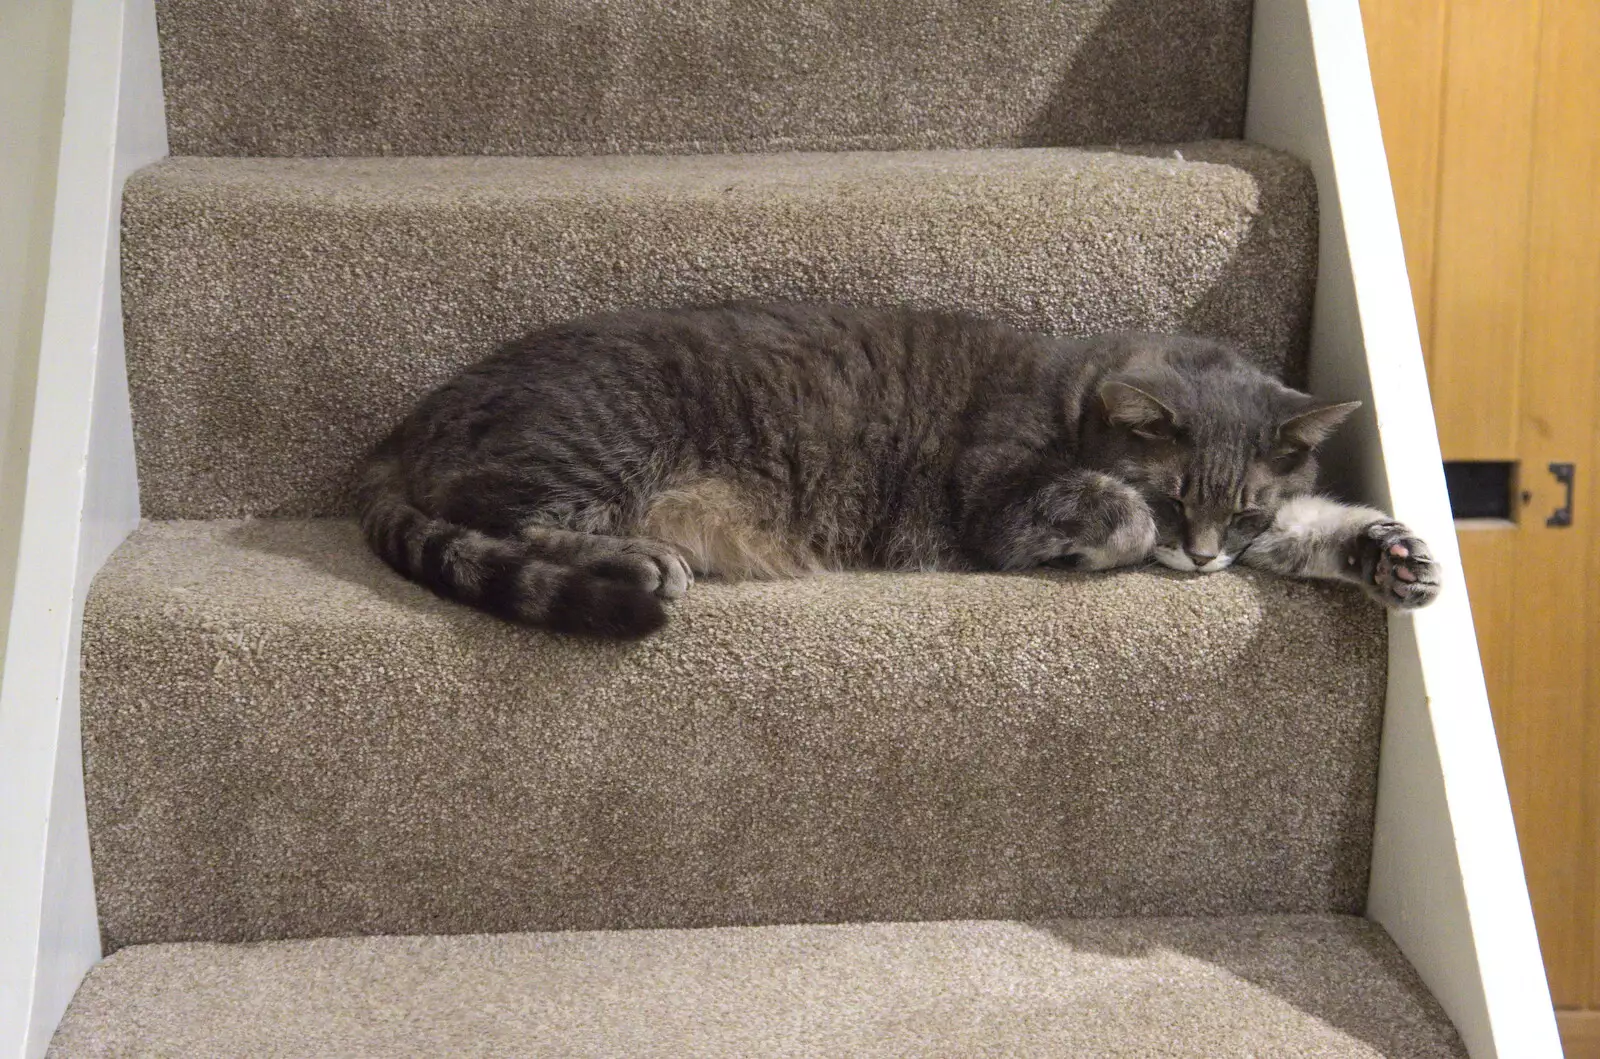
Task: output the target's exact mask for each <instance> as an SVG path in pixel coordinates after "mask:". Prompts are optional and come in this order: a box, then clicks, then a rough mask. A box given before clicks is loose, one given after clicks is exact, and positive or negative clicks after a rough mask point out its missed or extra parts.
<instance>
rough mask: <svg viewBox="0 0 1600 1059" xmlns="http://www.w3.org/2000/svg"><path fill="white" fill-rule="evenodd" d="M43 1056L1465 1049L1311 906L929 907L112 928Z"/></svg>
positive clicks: (1394, 962) (1356, 926)
mask: <svg viewBox="0 0 1600 1059" xmlns="http://www.w3.org/2000/svg"><path fill="white" fill-rule="evenodd" d="M48 1054H49V1056H50V1057H51V1059H89V1057H94V1056H112V1055H115V1056H129V1057H131V1056H144V1055H150V1056H155V1055H207V1056H216V1057H219V1059H222V1057H227V1056H254V1055H265V1054H273V1055H333V1054H339V1055H364V1056H374V1057H378V1056H382V1057H386V1059H387V1057H400V1056H437V1055H453V1056H479V1055H482V1056H489V1055H493V1056H513V1055H540V1056H557V1055H559V1056H578V1055H584V1056H641V1057H643V1056H668V1055H670V1056H681V1057H691V1056H699V1057H707V1059H711V1057H724V1056H726V1057H732V1056H740V1057H744V1056H755V1055H760V1056H765V1057H771V1059H783V1057H787V1056H797V1057H798V1056H818V1055H850V1056H861V1057H870V1056H897V1057H909V1056H955V1055H960V1056H979V1055H996V1056H998V1055H1030V1056H1087V1055H1093V1056H1105V1057H1114V1056H1149V1055H1162V1056H1170V1057H1174V1059H1180V1057H1195V1059H1201V1057H1204V1059H1228V1057H1234V1056H1259V1055H1271V1056H1284V1057H1293V1056H1305V1057H1310V1056H1317V1057H1341V1059H1343V1057H1350V1059H1355V1057H1363V1059H1369V1057H1378V1056H1385V1057H1394V1059H1401V1057H1404V1059H1435V1057H1437V1059H1444V1057H1451V1059H1454V1057H1461V1056H1465V1054H1466V1052H1465V1049H1464V1048H1463V1047H1462V1045H1461V1043H1460V1040H1459V1038H1458V1036H1457V1035H1456V1033H1455V1031H1454V1029H1453V1028H1452V1027H1451V1025H1450V1022H1449V1020H1448V1019H1447V1018H1446V1016H1445V1014H1444V1012H1443V1011H1442V1010H1441V1009H1440V1007H1439V1005H1438V1003H1437V1002H1436V1001H1435V1000H1434V999H1433V998H1432V997H1431V996H1430V995H1429V994H1428V992H1427V990H1426V988H1425V987H1424V986H1423V985H1422V983H1421V981H1420V980H1419V979H1418V978H1417V976H1416V973H1415V972H1414V971H1413V970H1412V968H1411V967H1410V966H1409V965H1408V964H1407V963H1406V961H1405V958H1404V957H1403V956H1402V955H1401V954H1400V952H1399V951H1398V950H1397V949H1396V948H1395V946H1394V944H1393V942H1392V941H1390V940H1389V938H1388V936H1387V935H1386V934H1385V933H1384V932H1383V930H1382V929H1381V928H1380V927H1378V926H1376V925H1375V924H1373V923H1370V922H1368V921H1366V920H1363V919H1356V918H1345V917H1333V916H1286V917H1247V918H1235V919H1190V920H1183V919H1176V920H1174V919H1165V920H1162V919H1133V920H1098V921H1096V920H1089V921H1072V920H1064V921H1046V922H1033V923H1022V922H993V921H990V922H973V921H968V922H941V923H919V924H856V925H847V926H809V927H794V926H776V927H763V928H731V929H709V930H693V931H684V930H672V931H628V932H598V933H564V934H522V935H475V936H454V937H450V936H446V937H437V936H436V937H382V938H328V939H319V940H312V941H299V942H279V943H268V944H261V945H214V944H178V945H151V946H139V947H135V948H131V949H125V950H123V951H122V952H119V953H117V954H116V955H114V956H112V957H110V958H109V959H108V960H106V961H105V962H103V963H102V964H100V965H99V966H98V967H96V968H95V969H94V970H92V971H91V972H90V974H89V976H88V978H87V980H86V981H85V982H84V984H83V986H82V987H81V988H80V990H79V992H78V995H77V997H76V998H75V999H74V1000H73V1002H72V1005H71V1007H70V1008H69V1009H68V1011H67V1014H66V1017H65V1019H64V1020H63V1022H62V1024H61V1028H60V1029H59V1031H58V1032H57V1035H56V1038H55V1040H54V1042H53V1044H52V1046H51V1049H50V1051H49V1053H48Z"/></svg>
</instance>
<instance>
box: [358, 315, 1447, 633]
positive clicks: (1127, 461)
mask: <svg viewBox="0 0 1600 1059" xmlns="http://www.w3.org/2000/svg"><path fill="white" fill-rule="evenodd" d="M1350 407H1352V406H1346V405H1339V406H1327V405H1323V404H1319V403H1318V402H1316V401H1314V400H1313V399H1312V398H1310V397H1308V396H1306V395H1305V394H1301V393H1297V392H1295V391H1293V390H1291V389H1289V388H1287V387H1285V386H1283V385H1282V384H1281V383H1279V382H1277V381H1276V380H1274V379H1272V378H1270V377H1269V376H1267V375H1265V374H1264V373H1262V372H1261V371H1259V370H1257V369H1256V368H1254V367H1252V366H1251V365H1250V364H1249V363H1248V362H1247V361H1246V360H1245V359H1244V358H1243V357H1241V356H1240V355H1239V354H1238V353H1237V352H1235V351H1234V350H1231V349H1229V348H1227V347H1226V346H1224V345H1222V344H1219V343H1216V342H1213V341H1210V340H1206V339H1200V338H1191V337H1183V336H1161V335H1133V334H1125V335H1109V336H1101V337H1096V338H1088V339H1065V338H1057V337H1051V336H1046V335H1040V334H1030V333H1025V332H1020V331H1017V330H1014V329H1012V328H1009V327H1007V326H1005V325H1003V324H1000V323H997V322H994V321H988V320H981V319H974V318H971V317H963V316H954V315H946V314H939V313H930V312H920V311H912V310H889V309H876V310H868V309H851V308H845V307H840V306H816V305H757V304H737V305H727V306H718V307H712V308H705V309H686V310H662V311H636V312H627V313H618V314H614V315H609V316H603V317H594V318H589V319H584V320H578V321H573V322H570V323H565V324H561V325H558V326H555V327H552V328H549V329H546V330H543V331H540V332H538V333H536V334H533V335H530V336H528V337H526V338H524V339H521V340H518V341H516V342H513V343H511V344H509V345H508V346H506V347H505V348H503V349H501V350H500V351H498V352H497V353H495V354H494V355H492V356H490V357H489V358H488V359H486V360H484V361H482V362H480V363H479V364H477V365H475V366H473V367H471V368H469V369H467V370H466V371H464V372H462V373H461V374H460V375H459V376H457V377H456V378H455V379H453V380H451V381H450V382H448V383H446V384H445V385H444V386H442V387H440V388H439V389H437V390H436V391H434V392H433V393H432V394H430V395H429V396H427V397H426V398H425V399H423V401H422V402H421V403H420V404H419V405H418V407H417V408H416V409H415V410H414V411H413V412H412V413H411V415H410V416H408V417H407V418H406V419H405V420H404V421H403V422H402V423H401V424H400V425H399V426H398V427H397V428H396V429H395V430H394V432H393V433H392V434H391V435H390V436H389V437H388V438H387V439H386V440H385V441H384V442H383V443H382V444H381V445H379V446H378V448H377V449H376V450H375V451H374V452H373V453H372V455H371V456H370V457H369V459H368V460H367V462H366V464H365V466H364V467H363V469H362V473H361V477H360V481H359V484H358V487H357V500H358V505H359V508H360V511H361V518H362V526H363V529H364V532H365V534H366V537H367V540H368V541H369V543H370V544H371V546H372V547H373V549H374V550H375V551H376V552H377V553H378V555H380V556H381V557H382V558H383V559H384V560H385V561H386V562H388V563H389V564H390V565H391V566H392V567H394V568H395V569H396V570H398V571H399V572H400V573H402V574H404V575H406V576H407V577H410V578H413V579H415V580H416V581H418V582H420V583H422V584H424V585H426V586H427V587H429V588H431V589H432V590H434V591H435V592H437V593H439V594H440V595H443V596H446V597H448V598H451V599H455V600H459V601H461V602H463V603H467V604H470V605H472V606H476V607H478V608H480V609H482V610H485V611H488V612H489V613H492V614H496V615H498V616H500V617H502V618H506V619H508V620H512V621H517V622H523V623H527V624H532V625H542V626H546V627H549V628H553V629H557V630H561V631H567V632H579V633H590V634H597V635H607V636H639V635H644V634H647V633H649V632H652V631H654V630H655V629H657V628H659V627H660V626H661V625H662V623H663V622H664V621H665V620H666V610H665V608H664V606H663V603H662V601H663V600H670V599H673V598H676V597H678V596H680V595H682V594H683V593H684V592H686V591H687V590H688V589H689V587H690V586H691V584H692V582H693V579H694V577H695V576H697V575H700V576H704V575H716V576H722V577H730V578H748V577H758V578H771V577H792V576H798V575H803V574H805V573H808V572H811V571H817V570H833V569H845V568H859V567H871V568H880V569H893V570H972V569H1001V570H1014V569H1023V568H1027V567H1032V566H1037V565H1040V564H1043V563H1064V564H1068V565H1076V566H1080V567H1085V568H1091V569H1106V568H1111V567H1116V566H1123V565H1128V564H1133V563H1140V562H1144V561H1146V560H1148V559H1150V558H1152V557H1155V558H1159V559H1161V560H1162V561H1166V562H1169V563H1170V564H1171V565H1177V566H1183V565H1184V564H1185V563H1188V564H1189V565H1188V568H1190V569H1194V568H1199V569H1203V570H1209V569H1213V568H1220V566H1219V565H1218V564H1221V565H1226V563H1227V562H1231V561H1232V560H1233V559H1234V558H1235V557H1242V558H1243V560H1244V561H1246V562H1252V561H1256V560H1257V559H1259V563H1258V565H1263V566H1266V567H1268V568H1272V569H1278V570H1280V572H1284V573H1290V574H1296V575H1299V576H1340V577H1347V578H1349V579H1351V580H1356V579H1358V576H1357V575H1362V574H1363V573H1364V576H1366V578H1367V584H1368V587H1369V591H1373V594H1374V595H1375V596H1377V597H1378V598H1383V599H1385V601H1386V602H1389V603H1391V604H1392V605H1396V606H1400V605H1417V604H1418V603H1420V602H1426V600H1425V599H1421V598H1420V596H1421V595H1422V594H1423V592H1422V588H1418V590H1417V592H1416V593H1414V594H1408V591H1397V590H1393V589H1392V585H1390V584H1386V585H1376V583H1375V582H1373V580H1372V578H1373V576H1374V574H1375V572H1376V567H1375V566H1374V567H1373V569H1371V570H1367V569H1366V568H1365V567H1363V568H1361V569H1359V570H1353V571H1352V570H1350V569H1348V568H1347V567H1346V566H1343V565H1339V566H1338V567H1337V569H1335V568H1334V567H1333V566H1331V565H1330V564H1329V563H1320V564H1319V563H1318V562H1316V561H1307V559H1306V556H1305V555H1303V554H1300V552H1303V551H1304V547H1300V546H1303V545H1305V543H1306V541H1308V540H1310V539H1312V537H1313V536H1315V539H1316V540H1317V541H1319V542H1321V543H1320V544H1319V545H1318V547H1321V548H1324V549H1332V550H1338V549H1340V548H1343V549H1345V550H1346V551H1348V541H1346V540H1344V539H1343V538H1338V539H1335V538H1336V537H1337V534H1322V535H1321V536H1316V535H1308V534H1307V533H1306V532H1304V529H1305V528H1304V527H1298V528H1296V529H1294V530H1293V531H1292V532H1291V530H1290V529H1288V528H1286V527H1280V526H1278V525H1277V524H1276V522H1275V518H1276V515H1277V512H1278V511H1279V510H1280V509H1281V508H1283V506H1284V505H1285V503H1286V502H1287V501H1289V500H1291V499H1293V498H1296V497H1304V496H1307V495H1309V494H1310V493H1311V490H1312V488H1313V486H1314V483H1315V478H1316V460H1315V449H1316V446H1317V444H1318V443H1319V442H1320V441H1321V440H1322V438H1323V437H1324V436H1326V434H1327V433H1328V432H1329V431H1331V430H1332V429H1333V427H1334V426H1336V425H1337V423H1338V422H1339V420H1340V419H1342V418H1343V417H1344V415H1345V414H1346V413H1347V412H1348V411H1349V408H1350ZM1343 510H1349V511H1354V510H1356V509H1343ZM1380 517H1381V516H1380ZM1385 521H1386V522H1387V521H1388V520H1385ZM1389 524H1390V525H1394V524H1393V523H1392V522H1391V523H1389ZM1401 529H1403V527H1401ZM1361 530H1362V527H1361V526H1355V527H1354V528H1352V529H1350V530H1349V532H1350V533H1355V534H1359V533H1360V532H1361ZM1319 532H1320V531H1319ZM1347 535H1348V534H1347ZM1279 537H1282V538H1283V539H1284V540H1285V541H1287V540H1288V539H1289V538H1290V537H1293V538H1294V540H1295V542H1297V543H1296V544H1295V545H1294V546H1291V544H1289V543H1285V544H1283V545H1282V546H1281V547H1267V546H1265V545H1267V544H1270V542H1271V541H1273V540H1274V539H1277V538H1279ZM1405 539H1406V540H1409V541H1411V542H1412V543H1413V544H1414V545H1416V546H1417V547H1413V548H1412V549H1411V552H1410V553H1409V554H1410V555H1412V556H1414V557H1415V558H1414V559H1413V560H1412V561H1410V562H1409V564H1407V563H1401V564H1400V565H1399V566H1396V565H1395V563H1393V562H1391V563H1389V564H1388V566H1387V567H1386V568H1385V572H1386V574H1387V575H1388V576H1389V580H1390V582H1393V581H1394V580H1395V579H1396V577H1400V578H1401V579H1402V581H1403V583H1404V584H1406V585H1411V586H1427V585H1433V584H1436V577H1435V576H1434V574H1433V571H1432V566H1431V563H1429V562H1426V560H1425V556H1426V549H1425V547H1422V546H1421V542H1417V541H1414V540H1413V539H1412V538H1410V537H1409V536H1407V537H1406V538H1405ZM1295 547H1300V552H1296V553H1295V555H1294V556H1292V560H1293V561H1291V556H1290V553H1291V552H1293V551H1294V549H1295ZM1340 554H1343V553H1342V552H1341V553H1340ZM1208 555H1210V556H1215V558H1214V559H1213V560H1208V561H1206V562H1200V561H1199V560H1200V559H1205V558H1206V557H1207V556H1208ZM1182 556H1188V557H1189V558H1181V557H1182ZM1395 569H1403V570H1405V571H1407V573H1409V574H1411V575H1412V576H1410V578H1409V579H1408V580H1407V579H1405V575H1396V574H1393V573H1392V571H1393V570H1395ZM1330 570H1332V571H1333V572H1332V573H1329V571H1330ZM1379 589H1381V591H1380V590H1379ZM1428 598H1431V595H1429V596H1428Z"/></svg>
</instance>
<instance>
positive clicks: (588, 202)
mask: <svg viewBox="0 0 1600 1059" xmlns="http://www.w3.org/2000/svg"><path fill="white" fill-rule="evenodd" d="M1175 153H1182V155H1183V157H1182V158H1181V159H1180V158H1178V157H1175ZM1316 224H1317V221H1316V207H1315V196H1314V188H1313V184H1312V181H1311V177H1310V175H1309V173H1308V172H1307V171H1306V170H1305V169H1304V168H1302V167H1301V166H1300V165H1299V163H1297V162H1294V161H1292V160H1290V159H1288V158H1286V157H1285V156H1283V155H1279V154H1275V153H1272V152H1269V151H1264V150H1261V149H1259V148H1251V147H1246V146H1244V145H1241V144H1220V143H1213V144H1200V145H1190V146H1185V147H1181V148H1172V149H1168V150H1165V151H1161V152H1155V153H1154V154H1151V155H1131V154H1116V153H1105V152H1099V153H1096V152H1084V151H1071V150H1060V151H987V152H931V153H910V154H888V153H885V154H855V155H779V156H744V157H737V156H718V157H694V158H590V159H548V158H547V159H378V160H373V159H321V160H305V159H175V160H172V161H169V162H165V163H162V164H160V165H157V166H155V167H153V168H150V169H147V170H145V171H144V172H143V173H141V174H138V175H136V176H135V177H134V178H133V180H132V182H130V184H129V185H128V191H127V196H126V203H125V206H124V212H123V281H124V292H123V306H124V310H125V315H126V320H127V344H128V370H129V381H130V384H131V386H132V397H133V409H134V429H135V432H136V436H137V440H138V443H139V444H138V456H139V482H140V491H141V495H142V499H143V504H144V511H145V514H147V515H149V516H151V517H153V518H227V517H237V516H242V515H280V516H281V515H297V516H298V515H329V514H343V513H345V512H346V511H347V510H348V508H347V505H346V503H345V500H344V496H343V488H344V485H345V483H346V481H347V478H348V475H349V472H350V468H351V466H352V463H353V461H354V459H355V456H356V454H357V453H358V452H360V451H362V450H363V449H365V448H366V447H367V446H369V445H371V444H372V443H374V442H376V441H377V439H378V438H379V437H381V436H382V435H383V434H384V433H385V432H386V431H387V429H388V427H389V426H390V425H391V424H392V422H393V421H394V420H396V419H398V418H399V417H400V416H401V415H402V414H404V412H405V411H406V410H408V409H409V407H410V406H411V404H412V403H413V402H414V401H415V400H416V399H417V397H419V396H420V395H421V394H422V393H423V392H425V391H426V390H427V389H429V388H431V387H432V386H433V385H435V384H437V383H438V382H441V381H442V380H443V379H444V378H446V377H448V376H449V375H451V374H453V373H454V372H455V371H456V370H457V369H459V368H460V367H461V365H463V364H465V363H467V362H470V361H474V360H477V359H479V358H480V357H482V356H484V355H486V354H487V353H488V352H489V351H490V350H491V349H492V348H493V347H494V346H495V345H496V344H497V343H499V342H501V341H504V340H506V339H508V338H511V337H513V336H515V335H518V334H521V333H523V332H525V331H527V330H528V329H530V328H533V327H536V326H539V325H541V324H544V323H548V322H550V321H552V320H557V319H563V318H567V317H571V316H576V315H581V314H583V313H587V312H593V311H598V310H604V309H612V308H619V307H624V306H638V305H678V304H685V303H695V302H707V301H718V300H725V299H728V298H743V297H760V298H795V299H801V300H840V301H846V302H855V303H858V304H859V303H880V304H881V303H902V302H909V303H912V304H916V305H922V306H927V307H939V308H965V309H968V310H972V311H977V312H984V313H989V314H993V315H998V316H1001V317H1004V318H1007V319H1010V320H1012V321H1014V322H1016V323H1018V324H1020V325H1023V326H1028V327H1034V328H1038V329H1041V330H1053V331H1058V332H1068V333H1085V332H1096V331H1105V330H1116V329H1124V328H1132V329H1141V330H1172V329H1189V330H1194V331H1199V332H1201V333H1205V334H1214V335H1223V336H1227V337H1232V338H1234V339H1236V340H1237V341H1239V342H1241V343H1243V344H1244V345H1245V346H1246V348H1247V349H1249V350H1250V351H1251V352H1252V353H1253V354H1254V355H1255V356H1256V357H1257V359H1258V360H1259V361H1261V363H1263V364H1264V365H1265V366H1267V367H1268V368H1270V369H1272V370H1274V371H1279V372H1284V373H1286V374H1288V375H1289V376H1291V377H1292V376H1294V375H1296V374H1297V373H1298V371H1299V367H1300V363H1301V358H1302V355H1303V352H1304V348H1305V344H1304V342H1305V329H1306V324H1307V321H1308V319H1309V312H1310V293H1311V283H1312V279H1313V273H1314V271H1315V264H1316Z"/></svg>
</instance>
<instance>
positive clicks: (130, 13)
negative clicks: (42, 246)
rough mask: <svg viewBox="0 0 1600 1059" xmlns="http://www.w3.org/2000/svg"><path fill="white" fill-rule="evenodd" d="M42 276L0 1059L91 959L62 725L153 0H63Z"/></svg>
mask: <svg viewBox="0 0 1600 1059" xmlns="http://www.w3.org/2000/svg"><path fill="white" fill-rule="evenodd" d="M69 33H70V35H69V38H68V58H67V84H66V100H65V109H64V113H63V116H62V127H61V153H60V164H59V169H58V172H57V182H56V195H55V215H54V221H53V225H52V230H51V237H50V268H49V273H48V278H47V281H46V287H45V306H44V323H43V328H42V331H41V336H40V348H39V373H38V381H37V385H36V388H35V394H34V406H33V407H34V413H33V423H32V428H31V430H30V433H29V448H28V475H27V484H26V486H25V495H24V498H23V508H22V520H23V521H22V533H21V539H20V542H19V545H18V555H17V578H16V585H15V591H14V595H13V597H12V607H11V626H10V632H9V635H8V638H7V643H6V644H5V669H4V682H3V684H0V1059H36V1057H38V1056H42V1055H43V1054H44V1052H45V1048H46V1047H47V1045H48V1044H49V1041H50V1036H51V1034H52V1032H53V1031H54V1029H55V1026H56V1023H57V1022H58V1021H59V1019H60V1017H61V1013H62V1012H63V1011H64V1010H65V1009H66V1005H67V1002H68V1001H69V1000H70V999H71V998H72V993H73V991H74V990H75V989H76V988H77V985H78V982H79V980H80V979H81V978H82V977H83V974H84V972H85V971H87V970H88V969H89V967H90V966H92V965H93V964H94V962H95V961H96V960H98V959H99V957H100V935H99V927H98V924H97V922H96V918H95V906H94V882H93V876H92V875H91V872H90V865H89V838H88V824H87V820H86V818H85V812H84V801H83V763H82V757H81V747H80V741H79V732H78V650H79V635H80V631H81V628H82V624H83V621H82V619H83V603H84V598H85V596H86V595H87V593H88V589H89V582H90V581H91V580H92V579H93V577H94V575H95V573H96V571H98V570H99V568H100V566H101V564H103V563H104V562H105V560H106V558H107V557H108V556H110V554H111V552H112V551H113V550H115V548H116V546H117V545H118V544H120V543H121V542H122V540H123V538H124V537H126V536H127V535H128V533H129V532H131V531H132V530H133V528H134V527H135V526H137V525H138V521H139V493H138V484H137V478H136V475H135V471H134V460H133V426H132V418H131V415H130V412H129V408H128V386H127V372H126V370H125V367H124V363H123V346H122V299H121V270H120V267H119V261H118V227H119V219H120V216H121V204H122V185H123V183H124V181H126V179H127V177H128V175H129V174H130V173H132V172H133V171H134V170H135V169H138V168H140V167H142V166H145V165H148V164H149V163H151V162H153V161H156V160H157V159H159V158H163V157H165V156H166V154H167V133H166V120H165V116H164V113H163V106H162V92H161V72H160V57H159V48H158V46H157V41H156V22H155V8H154V6H153V3H152V0H74V3H73V5H72V16H71V28H70V31H69Z"/></svg>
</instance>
